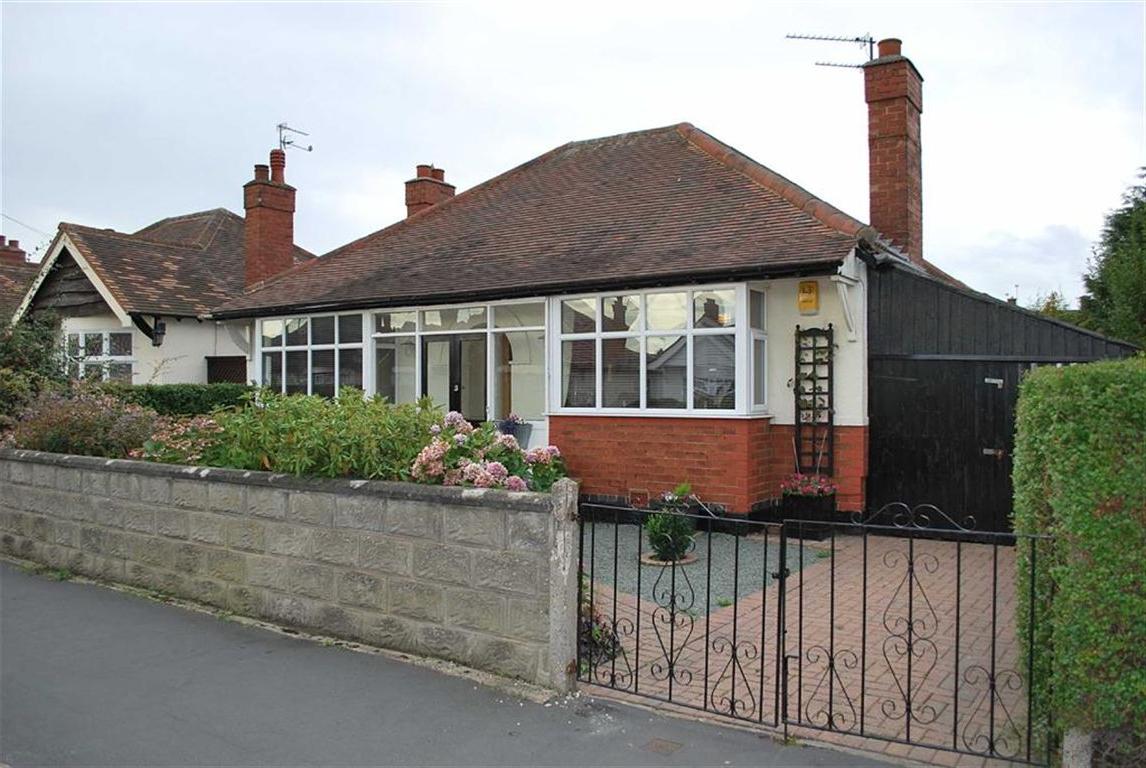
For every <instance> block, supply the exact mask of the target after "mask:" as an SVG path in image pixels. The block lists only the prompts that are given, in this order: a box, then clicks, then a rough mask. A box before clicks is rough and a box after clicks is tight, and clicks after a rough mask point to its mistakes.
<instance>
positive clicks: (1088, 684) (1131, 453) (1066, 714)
mask: <svg viewBox="0 0 1146 768" xmlns="http://www.w3.org/2000/svg"><path fill="white" fill-rule="evenodd" d="M1017 430H1018V431H1017V438H1016V446H1015V469H1014V481H1015V530H1016V532H1019V533H1027V534H1052V535H1053V536H1054V538H1053V539H1050V540H1046V539H1044V540H1041V541H1040V542H1039V543H1038V544H1037V550H1036V551H1035V553H1034V554H1035V556H1036V558H1037V564H1038V566H1039V567H1038V571H1037V573H1036V576H1035V583H1034V585H1033V587H1034V597H1035V599H1034V606H1033V608H1034V612H1035V616H1036V618H1035V622H1034V624H1033V626H1032V625H1031V623H1030V622H1029V613H1030V610H1031V608H1032V606H1031V604H1030V601H1029V594H1030V589H1031V586H1032V585H1031V584H1030V581H1029V579H1028V575H1029V573H1030V568H1029V561H1030V557H1031V544H1030V543H1029V542H1027V543H1025V544H1020V548H1019V555H1020V566H1019V569H1018V574H1019V584H1018V594H1019V597H1020V601H1021V604H1020V606H1019V610H1018V615H1019V618H1020V633H1021V635H1022V637H1023V642H1022V647H1023V648H1024V649H1025V648H1026V647H1027V640H1028V639H1030V640H1031V641H1032V642H1033V644H1034V647H1035V648H1036V649H1037V652H1036V654H1035V656H1036V657H1035V659H1033V660H1031V661H1033V663H1034V665H1035V668H1034V683H1035V698H1036V702H1037V706H1036V708H1037V709H1038V710H1040V712H1039V714H1040V716H1042V717H1045V716H1046V714H1047V713H1048V712H1050V713H1052V717H1053V719H1054V727H1055V730H1056V731H1058V732H1060V733H1061V732H1063V731H1064V730H1066V729H1068V728H1079V729H1082V730H1086V731H1100V732H1101V731H1108V732H1111V731H1117V730H1123V731H1126V729H1131V730H1132V731H1133V730H1136V731H1137V737H1136V738H1138V739H1141V738H1142V735H1143V734H1142V731H1143V730H1144V728H1146V618H1144V617H1146V358H1143V357H1141V356H1139V357H1138V358H1135V359H1132V360H1123V361H1117V362H1102V363H1091V364H1088V365H1079V366H1070V367H1066V368H1041V369H1038V370H1035V371H1033V372H1032V373H1031V374H1030V375H1028V376H1027V377H1026V378H1025V380H1024V381H1023V384H1022V387H1021V389H1020V397H1019V405H1018V416H1017ZM1032 635H1033V637H1032Z"/></svg>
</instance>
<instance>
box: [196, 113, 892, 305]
mask: <svg viewBox="0 0 1146 768" xmlns="http://www.w3.org/2000/svg"><path fill="white" fill-rule="evenodd" d="M860 239H870V240H871V241H872V242H875V241H876V240H878V237H877V236H876V235H875V233H874V232H873V231H872V230H871V229H870V227H867V226H865V225H864V224H863V223H862V222H860V221H858V220H857V219H854V218H852V217H851V216H848V215H847V214H845V213H843V212H842V211H839V210H838V209H836V208H834V207H832V206H831V205H829V204H827V203H825V202H824V201H822V200H820V199H818V198H817V197H815V196H814V195H812V194H811V193H810V192H808V191H807V190H804V189H803V188H801V187H799V186H798V185H796V184H794V183H793V182H791V181H789V180H788V179H786V178H784V177H783V176H780V175H779V174H777V173H775V172H774V171H771V170H769V169H768V168H765V167H764V166H762V165H760V164H759V163H757V162H755V161H753V160H752V159H750V158H748V157H746V156H745V155H742V154H740V153H739V152H737V151H736V150H735V149H733V148H731V147H729V146H727V145H725V144H722V143H721V142H719V141H717V140H716V139H714V138H713V137H711V136H709V135H708V134H706V133H704V132H703V131H701V130H699V129H697V128H695V127H693V126H692V125H690V124H688V123H680V124H677V125H670V126H667V127H664V128H657V129H653V130H648V131H639V132H636V133H625V134H620V135H617V136H609V137H606V138H601V139H592V140H589V141H577V142H572V143H569V144H565V145H563V146H560V147H558V148H556V149H554V150H551V151H549V152H547V153H545V154H543V155H541V156H540V157H537V158H535V159H533V160H531V161H529V162H527V163H525V164H524V165H521V166H518V167H517V168H514V169H512V170H510V171H508V172H506V173H503V174H502V175H500V176H497V177H495V178H493V179H490V180H489V181H486V182H484V183H482V184H479V185H478V186H476V187H474V188H472V189H470V190H467V191H466V192H463V193H461V194H459V195H458V196H456V197H454V198H452V199H450V200H447V201H446V202H444V203H440V204H438V205H436V206H434V207H432V208H430V209H428V210H426V211H423V212H421V213H418V214H416V215H414V216H411V217H410V218H407V219H404V220H403V221H400V222H398V223H397V224H394V225H392V226H389V227H387V228H385V229H382V230H380V231H378V232H374V233H373V234H370V235H367V236H366V237H363V238H361V239H359V240H356V241H354V242H352V243H349V244H348V245H345V246H343V247H341V248H338V249H336V250H334V251H332V252H330V253H329V254H327V255H326V256H324V257H323V258H321V259H317V260H315V261H313V262H310V263H305V264H302V265H299V266H297V267H295V268H294V269H291V270H288V271H287V272H284V273H283V274H281V275H279V276H277V277H275V278H272V279H271V280H269V281H267V282H266V283H265V284H264V285H262V286H260V287H259V288H257V289H255V290H254V291H251V292H250V293H247V294H246V295H244V296H242V297H241V298H238V299H236V300H234V301H231V302H229V303H226V304H223V305H221V306H220V307H219V308H218V309H217V311H216V312H215V313H214V314H215V315H216V316H243V315H253V314H269V313H270V312H272V311H274V310H279V311H281V310H286V309H291V310H294V309H315V308H320V307H322V308H328V307H338V306H345V307H350V306H365V305H369V304H375V305H387V304H389V305H392V306H393V305H398V304H403V303H425V302H430V301H441V302H447V301H451V300H455V301H461V300H468V299H471V298H479V297H496V296H510V295H525V294H534V295H536V294H541V293H545V292H556V291H568V290H581V289H589V288H591V287H594V286H604V285H618V286H619V285H622V284H624V285H630V286H637V285H642V284H655V283H657V282H660V281H674V280H675V281H680V280H686V279H701V278H705V277H711V278H717V277H720V276H724V277H727V276H732V275H744V276H747V275H759V276H764V275H768V274H792V273H798V272H810V271H824V270H828V269H831V268H833V267H834V266H835V265H837V264H839V263H840V262H841V261H843V259H844V258H846V257H847V256H848V254H849V253H850V252H851V251H852V249H853V248H855V246H856V243H857V241H858V240H860Z"/></svg>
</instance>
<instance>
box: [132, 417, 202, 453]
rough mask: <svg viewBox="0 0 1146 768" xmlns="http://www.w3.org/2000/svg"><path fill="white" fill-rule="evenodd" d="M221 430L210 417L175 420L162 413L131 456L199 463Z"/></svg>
mask: <svg viewBox="0 0 1146 768" xmlns="http://www.w3.org/2000/svg"><path fill="white" fill-rule="evenodd" d="M220 432H222V429H221V428H220V427H219V423H218V422H217V421H216V420H215V419H213V418H212V417H210V416H192V417H189V418H174V419H173V418H169V417H165V416H161V417H160V418H159V419H158V420H157V422H156V424H155V427H154V431H153V432H152V434H151V437H150V438H148V440H147V441H146V442H145V443H144V444H143V447H142V448H140V449H139V450H137V451H134V452H133V453H132V457H133V458H138V459H143V460H144V461H158V462H163V463H165V464H198V463H200V462H202V461H203V455H204V454H205V453H207V451H208V450H209V449H210V448H211V447H212V446H213V445H215V444H216V443H217V442H218V441H220V440H221V439H222V436H221V435H220Z"/></svg>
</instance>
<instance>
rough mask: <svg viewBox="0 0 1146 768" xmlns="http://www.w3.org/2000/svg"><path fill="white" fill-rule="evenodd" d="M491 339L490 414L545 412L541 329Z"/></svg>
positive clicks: (530, 416)
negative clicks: (492, 365) (492, 393)
mask: <svg viewBox="0 0 1146 768" xmlns="http://www.w3.org/2000/svg"><path fill="white" fill-rule="evenodd" d="M499 309H500V308H499ZM493 343H494V361H495V363H494V364H495V366H496V367H495V369H494V377H493V386H494V390H493V391H494V397H493V402H494V406H493V407H494V418H498V419H504V418H505V417H506V416H508V415H509V414H511V413H516V414H517V415H518V416H520V417H521V418H523V419H540V418H541V416H542V414H544V412H545V332H544V331H515V332H513V333H499V334H496V335H495V336H494V342H493Z"/></svg>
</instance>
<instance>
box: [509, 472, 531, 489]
mask: <svg viewBox="0 0 1146 768" xmlns="http://www.w3.org/2000/svg"><path fill="white" fill-rule="evenodd" d="M505 488H506V490H509V491H526V490H529V486H528V485H526V484H525V481H524V480H522V479H521V478H520V477H518V476H517V475H510V476H509V477H507V478H505Z"/></svg>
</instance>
